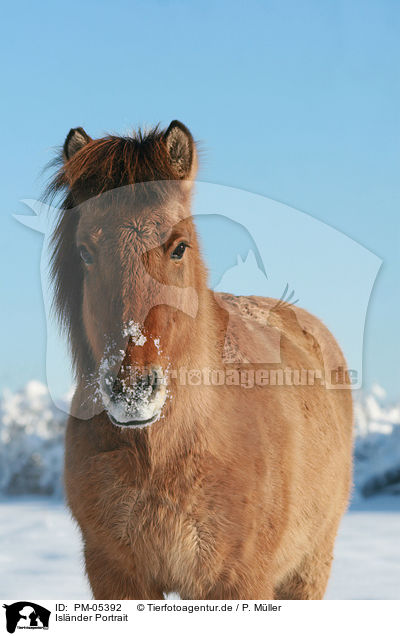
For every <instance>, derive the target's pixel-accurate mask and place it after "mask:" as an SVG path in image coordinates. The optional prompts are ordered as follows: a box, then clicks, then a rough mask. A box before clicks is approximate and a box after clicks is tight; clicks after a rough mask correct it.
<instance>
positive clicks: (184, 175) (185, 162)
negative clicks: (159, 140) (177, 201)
mask: <svg viewBox="0 0 400 636" xmlns="http://www.w3.org/2000/svg"><path fill="white" fill-rule="evenodd" d="M164 141H165V144H166V146H167V150H168V154H169V157H170V161H171V164H172V167H173V168H174V171H175V172H176V173H177V174H178V176H179V178H180V179H193V178H194V174H195V172H196V166H197V161H196V147H195V143H194V140H193V137H192V135H191V133H190V131H189V130H188V129H187V128H186V126H184V124H182V123H181V122H180V121H177V120H176V119H174V121H172V122H171V123H170V125H169V126H168V128H167V130H166V132H165V133H164Z"/></svg>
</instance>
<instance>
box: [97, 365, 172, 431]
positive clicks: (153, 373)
mask: <svg viewBox="0 0 400 636" xmlns="http://www.w3.org/2000/svg"><path fill="white" fill-rule="evenodd" d="M121 371H122V373H121ZM121 371H120V373H119V374H118V376H117V377H116V378H115V379H114V380H110V378H108V382H107V380H106V381H105V382H104V385H103V387H104V388H103V390H102V391H101V393H102V398H103V404H104V406H105V408H106V411H107V414H108V417H109V419H110V420H111V422H112V423H113V424H115V425H116V426H120V427H123V428H126V427H136V428H144V427H145V426H150V425H151V424H153V423H154V422H155V421H157V420H158V419H159V418H160V416H161V412H162V408H163V406H164V404H165V401H166V398H167V386H166V378H165V374H164V372H163V370H162V368H161V367H159V366H153V367H151V368H150V369H146V370H138V369H133V368H130V367H122V368H121Z"/></svg>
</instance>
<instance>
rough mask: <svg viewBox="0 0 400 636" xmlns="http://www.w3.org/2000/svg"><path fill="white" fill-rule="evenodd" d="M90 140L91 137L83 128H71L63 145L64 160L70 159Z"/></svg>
mask: <svg viewBox="0 0 400 636" xmlns="http://www.w3.org/2000/svg"><path fill="white" fill-rule="evenodd" d="M89 141H92V139H91V137H89V135H88V134H87V132H86V131H85V130H83V128H81V127H79V128H71V130H70V131H69V133H68V135H67V137H66V140H65V142H64V146H63V154H64V159H65V161H68V159H71V157H73V156H74V155H75V154H76V153H77V152H78V151H79V150H81V148H83V146H86V144H88V143H89Z"/></svg>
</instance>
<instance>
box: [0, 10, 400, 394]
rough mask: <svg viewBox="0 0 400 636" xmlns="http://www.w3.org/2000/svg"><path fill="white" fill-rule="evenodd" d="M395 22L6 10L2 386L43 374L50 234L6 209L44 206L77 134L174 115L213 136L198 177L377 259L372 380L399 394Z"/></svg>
mask: <svg viewBox="0 0 400 636" xmlns="http://www.w3.org/2000/svg"><path fill="white" fill-rule="evenodd" d="M399 28H400V5H399V4H398V3H397V2H394V1H393V2H391V1H388V0H386V1H383V2H379V3H378V2H376V1H374V2H369V1H366V0H362V1H360V2H358V1H354V0H347V1H343V2H340V1H337V2H331V1H326V2H324V0H316V1H314V2H310V1H307V0H305V1H303V2H301V3H300V2H296V1H285V0H284V1H275V2H269V1H264V2H254V1H248V2H246V3H243V2H217V3H213V2H190V3H188V2H176V1H164V2H154V1H147V2H132V1H129V2H123V1H116V2H113V3H111V2H101V1H97V2H90V1H89V2H85V3H78V2H75V0H70V1H69V2H68V3H58V2H45V1H44V2H41V3H39V4H34V3H31V2H18V1H17V2H15V3H12V4H11V3H9V5H8V6H5V7H4V8H3V9H2V21H1V26H0V33H1V38H0V43H1V44H0V46H1V47H2V49H3V50H2V60H3V72H2V87H3V100H2V102H1V105H0V108H1V110H2V111H3V112H2V135H1V138H2V152H1V163H2V165H1V169H2V177H3V178H2V197H1V203H0V206H1V214H0V222H1V235H0V236H1V238H0V240H1V250H0V258H1V272H2V274H3V275H2V277H1V278H2V285H3V289H2V299H3V305H2V314H1V318H0V325H1V330H2V333H3V338H2V341H3V352H2V361H1V367H0V388H2V387H5V386H10V387H12V388H17V387H18V386H21V385H22V384H24V383H25V382H26V381H27V380H29V379H31V378H34V377H35V378H38V379H44V377H45V375H44V373H45V355H46V353H45V349H46V318H45V311H44V305H43V301H42V292H41V281H40V275H39V265H40V256H41V249H42V241H43V238H42V236H41V235H40V234H36V233H33V232H32V231H31V230H29V229H28V228H25V227H23V226H21V225H20V224H18V223H17V222H16V221H15V219H13V218H12V213H20V214H24V213H27V208H26V207H25V206H24V205H23V204H22V203H21V202H20V201H21V200H22V199H27V198H30V199H32V198H34V199H39V198H40V195H41V192H42V190H43V186H44V185H45V182H46V178H45V175H43V173H42V172H41V171H42V169H43V167H44V165H45V164H46V163H47V162H48V161H49V160H50V159H51V158H52V156H53V152H54V146H56V145H58V144H61V143H62V142H63V140H64V138H65V135H66V134H67V132H68V130H69V129H70V127H71V126H78V125H81V126H84V127H85V128H86V130H87V132H88V133H89V134H90V135H92V136H99V135H102V134H103V133H104V132H106V131H107V132H123V133H125V132H127V131H128V130H129V129H130V128H132V127H136V126H137V125H139V124H141V125H144V124H154V123H156V122H161V123H162V125H165V126H167V125H168V124H169V122H170V121H171V120H172V119H175V118H177V119H180V120H182V121H183V122H184V123H185V124H187V125H188V126H189V128H190V129H191V131H192V132H193V135H194V136H195V138H196V139H198V140H200V142H201V147H202V149H203V153H202V163H201V169H200V173H199V178H200V179H201V180H203V181H209V182H212V183H216V184H220V185H226V186H231V187H234V188H240V189H244V190H248V191H250V192H252V193H256V194H259V195H263V196H264V197H268V198H270V199H274V200H277V201H280V202H283V203H286V204H288V205H289V206H291V207H293V208H296V209H298V210H301V211H304V212H306V213H308V214H310V215H312V216H314V217H315V218H316V219H318V220H320V221H323V222H324V223H327V224H329V225H331V226H333V227H334V228H336V229H338V230H339V231H340V232H343V233H344V234H346V235H347V236H349V237H350V238H351V239H353V240H355V241H357V242H358V243H360V244H361V245H363V246H365V247H366V248H368V249H369V250H371V251H372V252H373V253H374V254H376V255H377V256H379V257H380V258H381V259H382V261H383V265H382V268H381V270H380V273H379V275H378V278H377V280H376V283H375V287H374V291H373V294H372V296H371V302H370V307H369V312H368V317H367V324H366V332H365V341H364V376H365V380H366V382H367V383H369V384H370V383H372V382H375V381H377V382H379V383H380V384H382V385H383V386H384V387H386V389H387V390H388V392H389V394H390V396H391V397H392V398H393V399H396V398H398V397H399V386H400V382H399V380H400V377H399V376H400V373H399V364H398V359H399V353H400V351H399V349H400V346H399V338H398V335H397V330H398V324H399V322H400V321H399V318H400V294H399V283H398V273H399V270H400V268H399V265H400V262H399V261H400V257H399V249H398V246H399V239H400V222H399V210H398V208H399V199H400V197H399V195H400V179H399V174H400V165H399V164H400V161H399V157H400V82H399V80H400V77H399V75H400V64H399V62H400V42H399V38H398V33H399ZM301 238H302V237H301V236H299V240H301ZM338 258H340V254H338ZM340 314H341V312H340V308H338V311H337V318H335V320H337V323H338V325H339V323H340ZM332 328H333V329H335V325H333V327H332ZM60 365H61V366H62V365H63V362H62V361H61V362H60Z"/></svg>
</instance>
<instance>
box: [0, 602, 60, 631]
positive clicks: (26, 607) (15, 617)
mask: <svg viewBox="0 0 400 636" xmlns="http://www.w3.org/2000/svg"><path fill="white" fill-rule="evenodd" d="M3 607H4V608H5V610H6V621H7V631H8V633H9V634H13V633H14V632H15V630H16V629H49V618H50V614H51V612H50V610H48V609H46V608H45V607H42V606H41V605H38V604H37V603H32V601H18V602H17V603H12V604H11V605H3Z"/></svg>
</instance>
